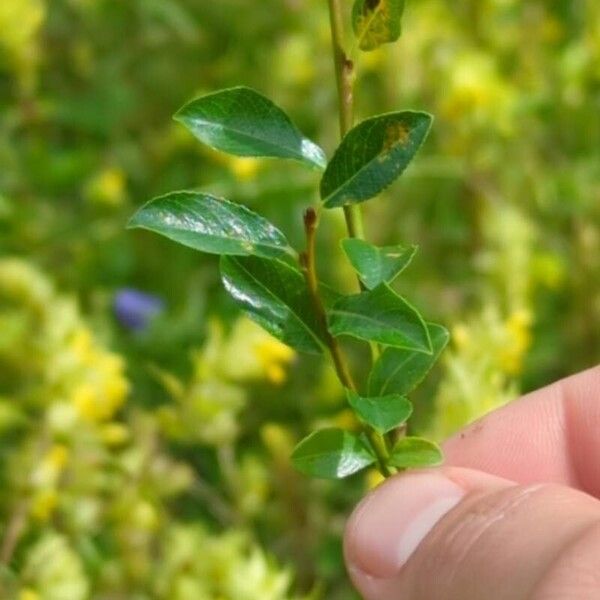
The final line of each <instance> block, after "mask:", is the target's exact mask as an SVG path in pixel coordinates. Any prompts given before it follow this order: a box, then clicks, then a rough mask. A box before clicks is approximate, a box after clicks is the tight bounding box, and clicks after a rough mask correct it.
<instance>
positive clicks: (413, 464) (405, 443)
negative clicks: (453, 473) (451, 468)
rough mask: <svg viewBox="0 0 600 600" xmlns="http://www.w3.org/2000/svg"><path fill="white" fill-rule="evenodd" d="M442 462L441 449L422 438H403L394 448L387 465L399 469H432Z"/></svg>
mask: <svg viewBox="0 0 600 600" xmlns="http://www.w3.org/2000/svg"><path fill="white" fill-rule="evenodd" d="M443 461H444V455H443V453H442V450H441V448H440V447H439V446H438V445H437V444H434V443H433V442H430V441H429V440H425V439H423V438H418V437H404V438H401V439H399V440H398V441H397V442H396V445H395V446H394V448H393V450H392V452H391V454H390V458H389V460H388V464H390V465H392V466H394V467H398V468H399V469H416V468H420V467H434V466H437V465H440V464H441V463H442V462H443Z"/></svg>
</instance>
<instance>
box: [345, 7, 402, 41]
mask: <svg viewBox="0 0 600 600" xmlns="http://www.w3.org/2000/svg"><path fill="white" fill-rule="evenodd" d="M404 6H405V1H404V0H356V1H355V2H354V8H353V9H352V27H353V29H354V33H355V35H356V37H357V38H358V47H359V48H360V49H361V50H366V51H368V50H375V49H376V48H379V46H381V45H383V44H389V43H390V42H395V41H396V40H397V39H398V38H399V37H400V34H401V33H402V14H403V13H404Z"/></svg>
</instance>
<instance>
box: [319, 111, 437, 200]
mask: <svg viewBox="0 0 600 600" xmlns="http://www.w3.org/2000/svg"><path fill="white" fill-rule="evenodd" d="M432 121H433V117H432V116H431V115H429V114H427V113H424V112H414V111H404V112H396V113H389V114H386V115H379V116H377V117H373V118H372V119H367V120H366V121H363V122H362V123H359V124H358V125H357V126H356V127H354V129H352V130H350V132H349V133H348V134H347V135H346V137H345V138H344V139H343V140H342V143H341V145H340V146H339V148H338V149H337V150H336V152H335V154H334V156H333V158H332V159H331V162H330V163H329V164H328V165H327V169H326V170H325V173H324V174H323V178H322V179H321V199H322V200H323V202H324V204H325V207H326V208H335V207H337V206H343V205H344V204H357V203H358V202H364V201H365V200H369V198H373V197H375V196H377V194H379V193H380V192H382V191H383V190H384V189H385V188H386V187H388V186H389V185H390V184H391V183H393V181H394V180H395V179H397V178H398V177H399V176H400V175H401V174H402V173H403V172H404V170H405V169H406V167H407V166H408V165H409V163H410V161H411V160H412V159H413V157H414V156H415V154H416V153H417V151H418V150H419V148H420V147H421V145H422V144H423V141H424V140H425V138H426V137H427V134H428V133H429V129H430V128H431V123H432Z"/></svg>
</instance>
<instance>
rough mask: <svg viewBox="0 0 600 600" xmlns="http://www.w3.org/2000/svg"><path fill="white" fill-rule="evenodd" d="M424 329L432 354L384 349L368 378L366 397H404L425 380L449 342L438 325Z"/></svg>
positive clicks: (447, 336) (430, 324) (448, 335)
mask: <svg viewBox="0 0 600 600" xmlns="http://www.w3.org/2000/svg"><path fill="white" fill-rule="evenodd" d="M427 328H428V330H429V336H430V338H431V345H432V349H433V352H432V353H431V354H424V353H423V352H415V351H414V350H401V349H399V348H386V349H385V350H384V351H383V352H382V354H381V356H380V357H379V359H378V360H377V362H376V363H375V365H374V366H373V369H372V371H371V374H370V376H369V386H368V389H369V395H371V396H382V395H385V394H401V395H404V394H408V393H409V392H411V391H412V390H414V389H415V388H416V387H417V385H419V383H421V381H423V379H425V376H426V375H427V373H429V371H430V370H431V368H432V367H433V365H434V364H435V363H436V362H437V360H438V358H439V357H440V354H441V353H442V351H443V350H444V348H445V347H446V345H447V344H448V340H449V339H450V334H449V333H448V330H447V329H446V328H444V327H442V326H441V325H435V324H434V323H427Z"/></svg>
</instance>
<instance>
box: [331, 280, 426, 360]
mask: <svg viewBox="0 0 600 600" xmlns="http://www.w3.org/2000/svg"><path fill="white" fill-rule="evenodd" d="M329 331H330V332H331V334H332V335H334V336H340V335H349V336H352V337H355V338H359V339H362V340H367V341H370V342H379V343H380V344H385V345H387V346H394V347H396V348H406V349H411V350H417V351H419V352H428V353H429V352H431V341H430V339H429V332H428V331H427V327H426V325H425V322H424V321H423V318H422V317H421V315H420V314H419V313H418V312H417V310H416V309H415V308H413V307H412V306H411V305H410V304H409V303H408V302H407V301H406V300H405V299H404V298H402V297H401V296H399V295H398V294H396V293H395V292H394V291H393V290H392V289H390V287H389V286H388V285H387V284H385V283H382V284H380V285H378V286H377V287H376V288H375V289H373V290H369V291H366V292H363V293H361V294H356V295H353V296H345V297H343V298H341V299H340V300H338V301H337V302H336V303H335V304H334V305H333V307H332V308H331V310H330V311H329Z"/></svg>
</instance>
